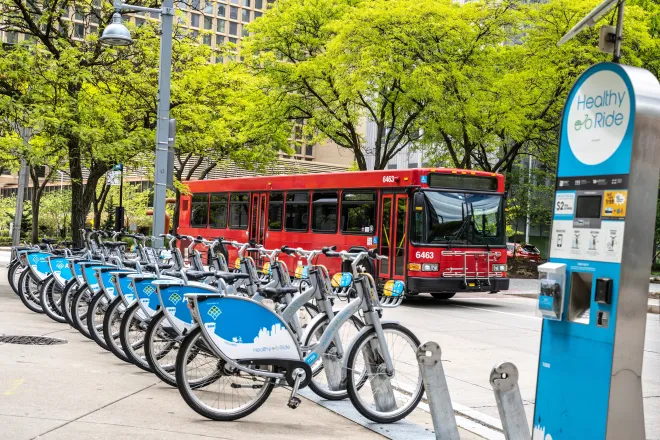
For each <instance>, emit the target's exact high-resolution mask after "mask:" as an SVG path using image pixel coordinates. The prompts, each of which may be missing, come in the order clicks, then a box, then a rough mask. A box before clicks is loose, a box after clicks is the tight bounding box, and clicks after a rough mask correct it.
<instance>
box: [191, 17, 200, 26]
mask: <svg viewBox="0 0 660 440" xmlns="http://www.w3.org/2000/svg"><path fill="white" fill-rule="evenodd" d="M190 26H192V27H196V28H198V27H199V14H190Z"/></svg>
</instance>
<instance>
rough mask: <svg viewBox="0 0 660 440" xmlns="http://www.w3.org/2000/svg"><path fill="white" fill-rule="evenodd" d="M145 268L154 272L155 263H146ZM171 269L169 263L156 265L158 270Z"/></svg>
mask: <svg viewBox="0 0 660 440" xmlns="http://www.w3.org/2000/svg"><path fill="white" fill-rule="evenodd" d="M145 267H146V268H147V269H151V270H156V263H147V264H146V266H145ZM173 267H174V265H173V264H170V263H167V264H165V263H158V269H160V270H167V269H172V268H173Z"/></svg>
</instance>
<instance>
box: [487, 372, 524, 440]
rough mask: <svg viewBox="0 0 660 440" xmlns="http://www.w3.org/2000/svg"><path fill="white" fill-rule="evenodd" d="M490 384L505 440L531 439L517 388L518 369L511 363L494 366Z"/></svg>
mask: <svg viewBox="0 0 660 440" xmlns="http://www.w3.org/2000/svg"><path fill="white" fill-rule="evenodd" d="M490 384H491V386H492V387H493V391H494V392H495V401H496V402H497V409H498V411H499V413H500V419H502V428H503V429H504V437H505V438H506V440H529V439H530V438H532V435H531V433H530V431H529V425H528V424H527V416H525V407H524V406H523V401H522V396H521V395H520V388H519V387H518V368H517V367H516V366H515V365H514V364H513V363H511V362H502V363H499V364H497V365H495V366H494V367H493V370H492V371H491V372H490Z"/></svg>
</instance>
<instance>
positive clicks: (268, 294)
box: [259, 286, 298, 301]
mask: <svg viewBox="0 0 660 440" xmlns="http://www.w3.org/2000/svg"><path fill="white" fill-rule="evenodd" d="M296 292H298V288H297V287H294V286H289V287H265V288H263V289H261V290H260V291H259V293H260V294H261V296H263V297H264V298H268V299H272V300H273V301H278V300H280V299H281V298H282V297H284V296H286V295H287V294H291V295H293V294H294V293H296Z"/></svg>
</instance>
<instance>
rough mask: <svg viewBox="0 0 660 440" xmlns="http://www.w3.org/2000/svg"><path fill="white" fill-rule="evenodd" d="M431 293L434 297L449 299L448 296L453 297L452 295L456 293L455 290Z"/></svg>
mask: <svg viewBox="0 0 660 440" xmlns="http://www.w3.org/2000/svg"><path fill="white" fill-rule="evenodd" d="M431 295H432V296H433V298H435V299H450V298H453V297H454V295H456V292H454V293H432V294H431Z"/></svg>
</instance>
